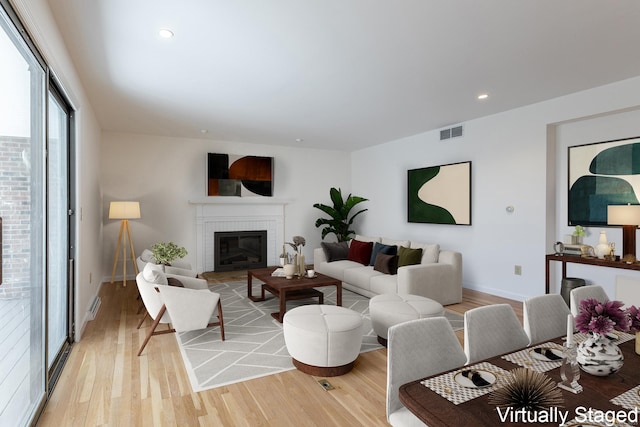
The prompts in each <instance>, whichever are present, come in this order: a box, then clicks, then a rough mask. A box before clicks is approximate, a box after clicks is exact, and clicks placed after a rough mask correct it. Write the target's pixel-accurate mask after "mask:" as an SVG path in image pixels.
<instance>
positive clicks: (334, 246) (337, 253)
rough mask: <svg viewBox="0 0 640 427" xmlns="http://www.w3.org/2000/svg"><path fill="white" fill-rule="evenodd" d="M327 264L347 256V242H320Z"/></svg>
mask: <svg viewBox="0 0 640 427" xmlns="http://www.w3.org/2000/svg"><path fill="white" fill-rule="evenodd" d="M320 245H322V250H323V251H324V255H325V257H327V262H333V261H340V260H343V259H347V257H348V256H349V244H348V243H347V242H336V243H326V242H321V243H320Z"/></svg>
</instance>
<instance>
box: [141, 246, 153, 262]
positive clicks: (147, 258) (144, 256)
mask: <svg viewBox="0 0 640 427" xmlns="http://www.w3.org/2000/svg"><path fill="white" fill-rule="evenodd" d="M140 259H141V260H143V261H144V262H150V263H152V264H157V262H156V259H155V257H154V256H153V252H151V251H150V250H149V249H145V250H144V251H142V253H141V254H140Z"/></svg>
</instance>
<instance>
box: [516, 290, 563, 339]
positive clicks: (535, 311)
mask: <svg viewBox="0 0 640 427" xmlns="http://www.w3.org/2000/svg"><path fill="white" fill-rule="evenodd" d="M569 314H571V310H569V307H567V303H566V302H565V301H564V298H562V295H560V294H546V295H539V296H535V297H531V298H527V299H526V300H525V301H524V302H523V303H522V317H523V323H524V332H525V333H526V334H527V336H528V337H529V345H532V344H538V343H541V342H543V341H547V340H550V339H552V338H556V337H559V336H562V335H564V334H566V332H567V315H569Z"/></svg>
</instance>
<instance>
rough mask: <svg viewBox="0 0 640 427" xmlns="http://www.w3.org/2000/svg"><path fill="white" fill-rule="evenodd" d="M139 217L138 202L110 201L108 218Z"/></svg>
mask: <svg viewBox="0 0 640 427" xmlns="http://www.w3.org/2000/svg"><path fill="white" fill-rule="evenodd" d="M136 218H140V202H111V204H110V205H109V219H136Z"/></svg>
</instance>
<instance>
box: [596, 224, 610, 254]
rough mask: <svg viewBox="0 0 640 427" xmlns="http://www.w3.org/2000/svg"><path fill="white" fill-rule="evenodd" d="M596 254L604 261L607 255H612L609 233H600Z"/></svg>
mask: <svg viewBox="0 0 640 427" xmlns="http://www.w3.org/2000/svg"><path fill="white" fill-rule="evenodd" d="M595 252H596V256H597V257H598V258H600V259H604V256H605V255H609V254H610V253H611V246H609V242H608V241H607V232H606V231H604V230H602V231H601V232H600V237H599V238H598V244H597V245H596V247H595Z"/></svg>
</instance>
